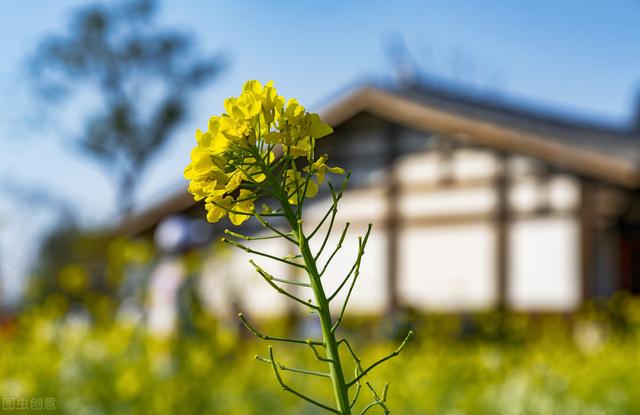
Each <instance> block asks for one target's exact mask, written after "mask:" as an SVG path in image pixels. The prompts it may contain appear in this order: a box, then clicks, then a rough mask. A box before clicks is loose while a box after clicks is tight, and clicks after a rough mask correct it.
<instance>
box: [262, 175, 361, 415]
mask: <svg viewBox="0 0 640 415" xmlns="http://www.w3.org/2000/svg"><path fill="white" fill-rule="evenodd" d="M262 167H263V171H264V172H265V174H266V176H267V180H269V183H270V185H271V187H272V189H273V191H274V195H275V196H276V198H277V199H278V200H279V201H280V204H281V206H282V211H283V214H284V216H285V218H286V219H287V222H289V226H290V227H291V233H292V234H294V235H296V236H297V238H296V239H297V241H298V249H299V250H300V254H301V255H302V258H303V259H304V263H305V267H304V268H305V270H306V272H307V275H308V277H309V283H310V284H311V289H312V290H313V294H314V296H315V299H316V307H317V309H316V311H317V313H318V316H319V317H320V326H321V328H322V338H323V342H324V345H325V351H326V357H327V360H328V362H327V364H328V365H329V376H330V378H331V383H332V385H333V392H334V395H335V399H336V404H337V408H338V413H340V414H342V415H351V406H350V403H351V402H350V401H349V390H348V387H347V382H346V380H345V377H344V372H343V370H342V364H341V362H340V353H339V352H338V342H337V341H336V337H335V331H334V330H333V321H332V319H331V311H330V309H329V301H328V300H327V296H326V294H325V292H324V288H323V286H322V282H321V280H320V274H319V272H318V267H317V264H316V260H315V257H314V255H313V253H312V252H311V248H310V247H309V241H308V239H307V237H306V236H305V234H304V231H303V229H302V224H301V221H300V220H299V219H298V215H296V213H295V212H294V211H293V209H292V207H291V205H290V204H289V200H288V198H287V195H286V192H285V191H284V190H283V189H282V186H281V185H280V182H279V181H278V179H277V178H276V177H274V176H273V175H272V174H270V173H271V172H270V170H269V169H268V168H267V167H266V166H265V165H264V164H263V166H262ZM283 168H284V167H283Z"/></svg>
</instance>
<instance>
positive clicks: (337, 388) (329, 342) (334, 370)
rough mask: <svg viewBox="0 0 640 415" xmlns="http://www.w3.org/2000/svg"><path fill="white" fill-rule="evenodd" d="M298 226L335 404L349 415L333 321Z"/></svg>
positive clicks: (347, 394) (309, 252) (307, 247)
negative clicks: (314, 298)
mask: <svg viewBox="0 0 640 415" xmlns="http://www.w3.org/2000/svg"><path fill="white" fill-rule="evenodd" d="M299 228H300V229H299V235H300V236H299V240H300V253H301V254H302V257H303V258H304V262H305V264H306V265H307V273H308V275H309V281H310V282H311V288H312V290H313V293H314V295H315V297H316V304H317V307H318V315H319V316H320V326H321V327H322V338H323V340H324V342H325V346H326V347H325V349H326V354H327V359H328V360H330V362H329V363H328V365H329V376H330V377H331V383H332V384H333V392H334V395H335V398H336V404H337V405H338V410H339V411H340V413H341V414H343V415H350V414H351V407H350V402H349V393H348V390H347V384H346V382H345V378H344V372H343V371H342V364H341V362H340V354H339V353H338V343H337V341H336V337H335V333H334V332H333V330H332V327H333V321H332V320H331V312H330V310H329V301H327V297H326V294H325V292H324V288H323V287H322V283H321V282H320V275H319V274H318V270H317V267H316V262H315V260H314V258H313V254H312V253H311V250H310V249H309V244H308V242H307V240H306V239H305V237H304V235H303V234H302V227H299Z"/></svg>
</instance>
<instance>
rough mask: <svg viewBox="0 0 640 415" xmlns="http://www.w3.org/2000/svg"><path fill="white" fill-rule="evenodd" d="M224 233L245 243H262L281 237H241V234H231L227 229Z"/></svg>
mask: <svg viewBox="0 0 640 415" xmlns="http://www.w3.org/2000/svg"><path fill="white" fill-rule="evenodd" d="M224 233H225V234H227V235H229V236H233V237H234V238H238V239H244V240H245V241H263V240H265V239H276V238H282V236H280V235H267V236H247V235H242V234H240V233H237V232H233V231H231V230H229V229H225V230H224Z"/></svg>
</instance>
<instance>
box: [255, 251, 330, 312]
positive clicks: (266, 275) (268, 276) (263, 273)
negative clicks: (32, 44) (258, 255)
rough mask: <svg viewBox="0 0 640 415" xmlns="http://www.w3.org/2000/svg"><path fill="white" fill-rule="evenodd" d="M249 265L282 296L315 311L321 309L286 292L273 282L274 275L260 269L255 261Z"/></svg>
mask: <svg viewBox="0 0 640 415" xmlns="http://www.w3.org/2000/svg"><path fill="white" fill-rule="evenodd" d="M249 263H250V264H251V265H253V267H254V268H255V269H256V271H257V272H258V274H260V276H261V277H262V278H264V280H265V281H266V282H267V284H269V285H270V286H272V287H273V288H274V289H275V290H276V291H278V292H279V293H280V294H283V295H286V296H287V297H289V298H291V299H292V300H295V301H297V302H299V303H300V304H302V305H304V306H305V307H309V308H312V309H314V310H319V309H320V307H318V306H316V305H313V304H311V302H310V301H309V302H307V301H304V300H303V299H301V298H298V297H296V296H295V295H293V294H291V293H290V292H289V291H287V290H285V289H284V288H282V287H280V286H279V285H278V284H276V283H274V282H273V281H272V280H273V278H274V277H273V275H271V274H269V273H268V272H267V271H265V270H264V269H262V268H260V266H259V265H258V264H256V263H255V262H253V260H249Z"/></svg>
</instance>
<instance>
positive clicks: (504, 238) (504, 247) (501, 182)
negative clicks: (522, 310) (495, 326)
mask: <svg viewBox="0 0 640 415" xmlns="http://www.w3.org/2000/svg"><path fill="white" fill-rule="evenodd" d="M498 160H499V161H498V163H499V167H498V174H497V176H496V184H495V187H496V198H497V201H496V219H495V224H496V274H497V279H496V281H497V291H498V304H497V306H498V309H500V310H506V308H507V306H508V304H507V303H508V296H509V278H508V273H509V200H508V196H509V177H508V176H509V171H508V164H507V156H506V155H505V154H504V153H499V154H498Z"/></svg>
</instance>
